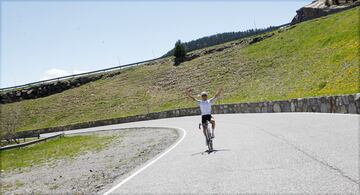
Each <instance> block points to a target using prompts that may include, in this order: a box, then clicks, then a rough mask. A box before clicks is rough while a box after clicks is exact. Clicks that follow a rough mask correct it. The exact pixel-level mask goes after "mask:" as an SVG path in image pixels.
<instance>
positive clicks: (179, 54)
mask: <svg viewBox="0 0 360 195" xmlns="http://www.w3.org/2000/svg"><path fill="white" fill-rule="evenodd" d="M174 56H175V65H179V64H180V63H181V62H183V61H184V60H185V56H186V50H185V47H184V44H183V43H181V41H180V40H178V41H176V43H175V48H174Z"/></svg>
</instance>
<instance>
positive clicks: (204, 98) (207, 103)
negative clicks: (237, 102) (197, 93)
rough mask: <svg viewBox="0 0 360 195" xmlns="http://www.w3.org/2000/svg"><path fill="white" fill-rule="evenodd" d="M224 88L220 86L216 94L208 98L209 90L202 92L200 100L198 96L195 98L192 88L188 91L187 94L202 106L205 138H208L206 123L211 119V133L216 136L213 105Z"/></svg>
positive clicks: (213, 136)
mask: <svg viewBox="0 0 360 195" xmlns="http://www.w3.org/2000/svg"><path fill="white" fill-rule="evenodd" d="M222 90H223V88H222V87H220V88H219V89H218V91H217V92H216V94H215V96H214V97H212V98H210V99H208V93H207V92H205V91H204V92H202V93H201V100H198V99H196V98H194V97H193V96H192V95H191V94H190V92H191V90H188V91H187V92H186V95H187V96H188V97H189V98H191V99H192V100H194V101H196V102H197V103H198V105H199V107H200V111H201V123H202V125H203V127H204V128H203V131H204V135H205V139H206V131H207V129H205V127H206V123H207V122H208V121H209V122H210V123H211V127H212V133H211V137H212V138H215V134H214V130H215V119H214V117H213V116H211V105H212V104H213V103H214V101H215V100H216V99H217V98H218V97H219V96H220V94H221V92H222ZM206 144H207V140H206Z"/></svg>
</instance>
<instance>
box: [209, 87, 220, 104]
mask: <svg viewBox="0 0 360 195" xmlns="http://www.w3.org/2000/svg"><path fill="white" fill-rule="evenodd" d="M222 91H223V88H222V87H220V88H219V89H218V90H217V92H216V94H215V95H214V97H212V98H211V99H210V101H211V102H213V101H215V100H216V99H217V98H218V97H219V96H220V94H221V92H222Z"/></svg>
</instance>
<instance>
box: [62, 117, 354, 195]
mask: <svg viewBox="0 0 360 195" xmlns="http://www.w3.org/2000/svg"><path fill="white" fill-rule="evenodd" d="M215 118H216V121H217V128H216V131H215V135H216V138H215V145H214V148H215V149H217V150H218V151H215V152H213V153H210V154H208V153H206V152H205V150H206V147H205V140H204V138H203V135H202V134H201V132H200V131H199V130H198V128H197V124H198V123H199V116H192V117H180V118H169V119H159V120H152V121H142V122H134V123H127V124H119V125H110V126H104V127H95V128H89V129H81V130H74V131H68V132H66V133H77V132H84V131H98V130H106V129H115V128H124V127H177V128H181V129H184V130H185V131H186V133H185V134H183V135H181V136H184V138H183V139H182V140H181V141H180V142H179V144H177V145H176V146H175V147H174V148H173V149H172V150H171V151H169V152H168V153H166V154H164V155H162V156H161V158H159V159H158V160H157V161H156V162H154V163H152V162H150V164H148V165H145V167H143V168H142V169H143V170H138V171H137V172H135V173H137V174H136V175H135V176H134V175H133V177H131V178H128V179H127V180H126V182H122V183H120V182H121V181H124V179H125V178H121V179H120V180H119V182H117V183H114V184H113V186H114V187H113V188H112V189H109V190H108V191H107V192H106V194H124V193H131V194H134V193H147V194H149V193H152V194H154V193H155V194H160V193H162V194H164V193H186V194H188V193H194V194H195V193H196V194H198V193H261V194H263V193H276V194H279V193H284V194H285V193H301V194H302V193H311V194H313V193H341V194H357V193H359V121H360V120H359V119H360V115H342V114H319V113H277V114H226V115H215ZM119 183H120V184H119Z"/></svg>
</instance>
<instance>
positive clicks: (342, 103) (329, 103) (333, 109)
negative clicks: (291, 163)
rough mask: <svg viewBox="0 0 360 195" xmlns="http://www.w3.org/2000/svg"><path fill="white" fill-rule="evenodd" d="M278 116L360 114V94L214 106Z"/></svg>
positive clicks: (218, 110)
mask: <svg viewBox="0 0 360 195" xmlns="http://www.w3.org/2000/svg"><path fill="white" fill-rule="evenodd" d="M274 112H322V113H343V114H348V113H350V114H360V93H357V94H353V95H341V96H323V97H314V98H299V99H291V100H284V101H268V102H255V103H235V104H222V105H214V106H213V113H214V114H227V113H274ZM199 114H200V110H199V108H197V107H193V108H182V109H177V110H169V111H164V112H156V113H149V114H144V115H136V116H129V117H123V118H115V119H107V120H99V121H92V122H84V123H79V124H72V125H67V126H62V127H53V128H46V129H37V130H29V131H23V132H19V133H18V135H22V136H24V135H31V134H39V133H40V134H42V133H50V132H58V131H66V130H73V129H81V128H89V127H97V126H103V125H112V124H119V123H128V122H135V121H144V120H152V119H161V118H171V117H181V116H193V115H199Z"/></svg>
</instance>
